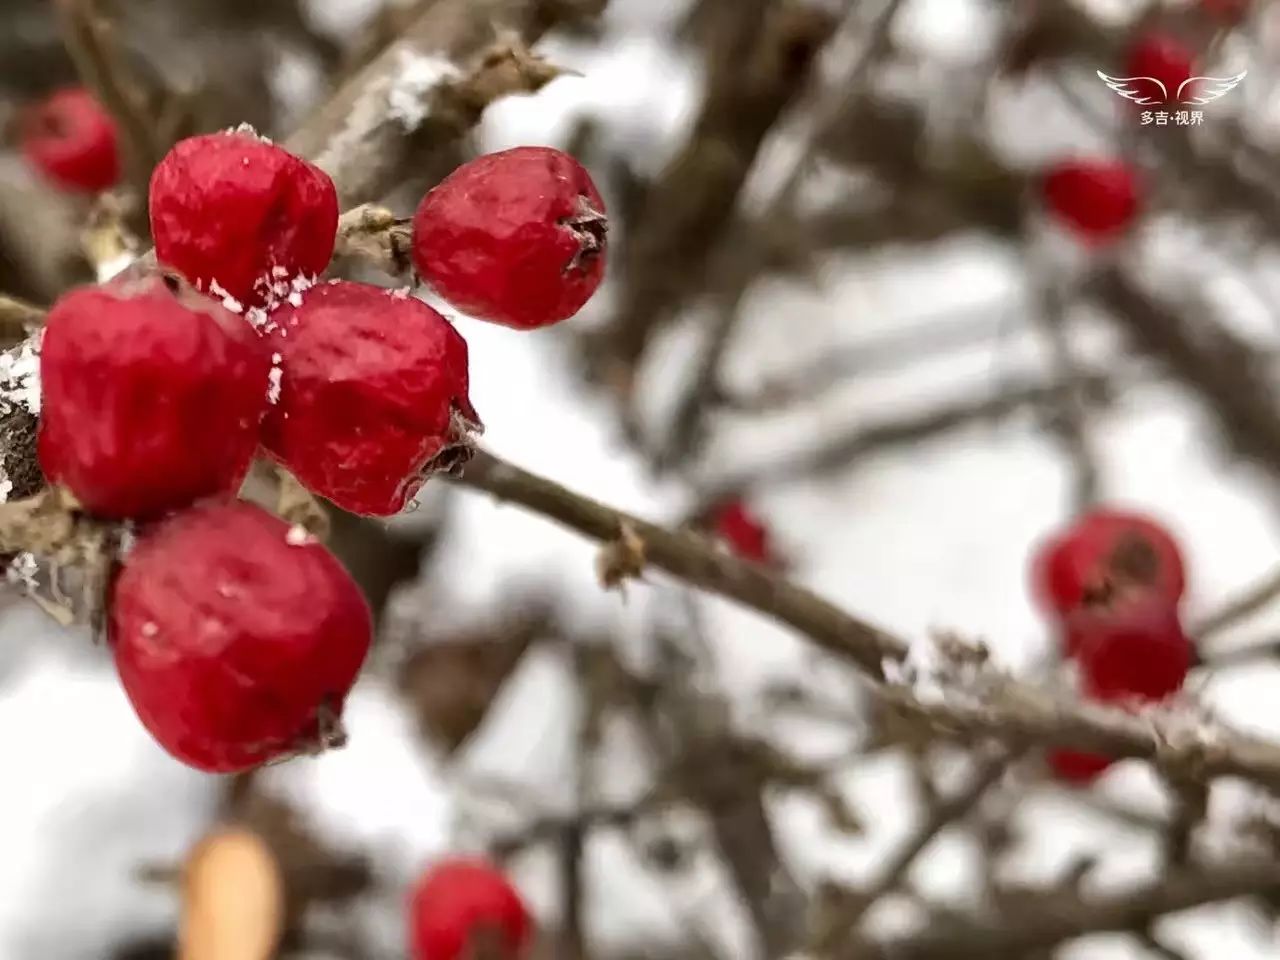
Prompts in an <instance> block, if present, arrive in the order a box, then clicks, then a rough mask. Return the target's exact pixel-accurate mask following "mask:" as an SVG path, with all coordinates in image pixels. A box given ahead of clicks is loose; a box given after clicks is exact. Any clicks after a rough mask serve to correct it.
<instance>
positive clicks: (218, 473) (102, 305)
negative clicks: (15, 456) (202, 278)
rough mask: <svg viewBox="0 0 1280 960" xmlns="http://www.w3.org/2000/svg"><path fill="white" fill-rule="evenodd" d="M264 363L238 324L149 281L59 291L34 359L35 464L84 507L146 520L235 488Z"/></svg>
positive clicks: (258, 403) (256, 419) (253, 442)
mask: <svg viewBox="0 0 1280 960" xmlns="http://www.w3.org/2000/svg"><path fill="white" fill-rule="evenodd" d="M269 371H270V358H269V355H268V353H267V351H266V348H265V345H264V344H263V343H262V342H261V340H260V339H259V338H258V336H257V335H256V334H255V333H254V332H253V330H252V329H251V328H250V327H249V326H248V325H247V324H246V323H245V322H244V320H243V319H242V318H240V317H237V316H235V315H234V314H232V313H229V312H228V311H226V310H224V309H223V308H222V307H221V306H220V305H219V304H217V303H214V302H213V301H211V300H209V299H208V298H207V297H202V296H200V295H199V294H197V293H196V292H195V291H194V290H192V289H191V288H190V287H188V286H185V285H183V284H181V283H180V282H179V281H178V280H177V279H176V278H168V279H166V278H163V277H161V276H158V275H152V276H149V277H145V278H143V279H141V280H130V281H124V282H120V283H116V284H110V285H107V286H102V287H86V288H83V289H80V290H75V291H73V292H71V293H68V294H67V295H66V296H64V297H63V298H62V299H60V300H59V301H58V302H57V303H56V304H55V305H54V307H53V309H52V310H50V311H49V317H48V322H47V324H46V327H45V333H44V342H43V346H42V348H41V353H40V379H41V395H42V399H41V407H42V410H41V418H40V435H39V454H40V466H41V468H42V469H43V470H44V473H45V475H46V476H47V477H48V478H49V479H50V480H53V481H55V482H58V483H61V484H63V485H65V486H66V487H67V488H68V489H70V490H71V492H72V493H73V494H75V496H76V497H77V499H79V500H80V502H81V503H83V504H84V506H85V507H86V508H87V509H89V510H90V511H92V512H94V513H97V514H100V515H103V516H110V517H154V516H157V515H159V514H162V513H165V512H167V511H169V510H174V509H176V508H178V507H183V506H186V505H187V504H189V503H191V502H192V501H194V500H196V499H199V498H201V497H206V496H210V495H212V494H218V493H224V492H228V491H234V490H235V489H236V488H237V487H238V486H239V484H240V481H241V480H242V479H243V478H244V475H245V472H246V471H247V470H248V467H249V462H250V460H251V459H252V458H253V453H254V450H255V449H256V447H257V441H258V430H259V425H260V423H261V421H262V415H263V413H264V411H265V410H266V406H267V386H268V382H267V378H268V373H269Z"/></svg>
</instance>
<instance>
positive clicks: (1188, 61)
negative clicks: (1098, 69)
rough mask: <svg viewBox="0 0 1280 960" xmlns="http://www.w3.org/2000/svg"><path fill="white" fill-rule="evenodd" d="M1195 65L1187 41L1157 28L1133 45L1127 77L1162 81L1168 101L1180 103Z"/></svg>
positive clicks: (1126, 67)
mask: <svg viewBox="0 0 1280 960" xmlns="http://www.w3.org/2000/svg"><path fill="white" fill-rule="evenodd" d="M1195 65H1196V57H1195V54H1194V53H1192V52H1191V50H1190V49H1189V48H1188V47H1187V45H1186V44H1185V43H1183V42H1182V41H1181V40H1179V39H1178V38H1177V37H1175V36H1173V35H1172V34H1169V33H1164V32H1162V31H1158V30H1153V31H1151V32H1150V33H1144V34H1142V35H1141V36H1139V37H1137V38H1136V39H1135V40H1134V41H1133V43H1132V44H1131V45H1130V46H1129V49H1128V51H1127V52H1126V54H1125V60H1124V70H1125V72H1124V76H1125V77H1126V78H1128V77H1151V78H1152V79H1154V80H1159V81H1160V83H1161V84H1162V85H1163V86H1164V90H1165V101H1166V102H1167V103H1175V104H1176V103H1178V102H1180V101H1181V100H1183V99H1185V96H1179V91H1180V88H1181V86H1182V84H1183V82H1185V81H1186V80H1188V79H1190V78H1191V77H1192V76H1194V75H1195V69H1196V66H1195ZM1183 93H1184V94H1185V91H1183ZM1144 109H1152V108H1151V107H1150V106H1148V107H1145V108H1144Z"/></svg>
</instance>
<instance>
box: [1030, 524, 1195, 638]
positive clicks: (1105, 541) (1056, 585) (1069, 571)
mask: <svg viewBox="0 0 1280 960" xmlns="http://www.w3.org/2000/svg"><path fill="white" fill-rule="evenodd" d="M1032 578H1033V586H1034V592H1035V595H1036V598H1037V599H1038V600H1039V602H1040V603H1041V605H1042V606H1044V607H1045V609H1047V610H1048V611H1050V612H1051V613H1053V614H1055V615H1058V616H1065V615H1067V614H1070V613H1072V612H1073V611H1076V610H1079V609H1081V608H1083V607H1090V608H1107V607H1115V606H1117V605H1118V604H1120V602H1121V601H1122V600H1124V599H1126V598H1133V597H1135V596H1154V597H1157V598H1160V599H1162V600H1163V601H1164V602H1165V604H1166V605H1168V606H1170V607H1173V606H1176V605H1177V603H1178V601H1179V600H1180V599H1181V598H1182V595H1183V592H1184V591H1185V589H1186V572H1185V566H1184V562H1183V558H1182V551H1181V549H1180V548H1179V547H1178V542H1177V541H1176V540H1175V539H1174V537H1173V535H1172V534H1170V533H1169V531H1168V530H1166V529H1165V528H1164V527H1163V526H1161V525H1160V524H1159V523H1157V522H1156V521H1155V520H1153V519H1151V518H1150V517H1144V516H1142V515H1140V514H1136V513H1130V512H1126V511H1122V510H1104V509H1100V510H1094V511H1091V512H1089V513H1087V514H1084V515H1083V516H1081V517H1080V518H1079V519H1077V520H1076V521H1075V522H1074V523H1073V524H1072V525H1071V526H1070V527H1069V528H1067V529H1066V530H1064V531H1062V532H1060V533H1059V534H1057V535H1056V536H1054V537H1053V538H1052V539H1050V540H1049V541H1048V542H1047V543H1045V544H1044V545H1043V546H1042V547H1041V548H1040V549H1039V551H1038V552H1037V553H1036V556H1035V558H1034V560H1033V564H1032Z"/></svg>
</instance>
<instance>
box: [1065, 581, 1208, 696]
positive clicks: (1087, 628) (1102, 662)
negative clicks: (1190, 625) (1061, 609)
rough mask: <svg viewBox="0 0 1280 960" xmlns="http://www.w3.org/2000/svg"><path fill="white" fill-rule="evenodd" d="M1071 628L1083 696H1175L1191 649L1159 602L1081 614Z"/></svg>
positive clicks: (1173, 612)
mask: <svg viewBox="0 0 1280 960" xmlns="http://www.w3.org/2000/svg"><path fill="white" fill-rule="evenodd" d="M1074 620H1075V622H1074V623H1073V624H1072V629H1073V632H1074V633H1075V636H1076V637H1077V644H1078V646H1077V656H1078V658H1079V661H1080V670H1081V676H1082V682H1083V686H1084V690H1085V694H1086V696H1088V697H1089V698H1091V699H1094V700H1100V701H1103V702H1117V701H1119V702H1123V701H1131V700H1140V701H1157V700H1163V699H1165V698H1166V697H1168V696H1170V695H1172V694H1174V693H1176V692H1177V691H1178V690H1179V689H1181V688H1182V684H1183V681H1185V680H1186V678H1187V673H1188V672H1189V671H1190V669H1191V664H1192V661H1193V659H1194V657H1193V647H1192V644H1191V641H1190V639H1188V637H1187V635H1186V633H1184V632H1183V629H1182V624H1181V623H1180V622H1179V619H1178V613H1177V610H1176V609H1174V608H1173V607H1171V606H1169V605H1167V603H1166V602H1165V601H1164V599H1163V598H1159V597H1156V598H1151V599H1147V600H1143V601H1139V602H1137V603H1135V604H1134V605H1132V606H1131V607H1129V608H1126V609H1124V610H1120V611H1115V610H1109V611H1104V612H1097V611H1089V610H1085V611H1082V612H1080V613H1078V614H1076V615H1075V617H1074Z"/></svg>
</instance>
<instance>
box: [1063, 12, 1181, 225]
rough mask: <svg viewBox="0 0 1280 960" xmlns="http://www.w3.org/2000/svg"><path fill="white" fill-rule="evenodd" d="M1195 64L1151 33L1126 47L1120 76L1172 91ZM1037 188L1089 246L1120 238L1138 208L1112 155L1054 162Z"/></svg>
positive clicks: (1121, 163)
mask: <svg viewBox="0 0 1280 960" xmlns="http://www.w3.org/2000/svg"><path fill="white" fill-rule="evenodd" d="M1195 68H1196V58H1195V54H1194V53H1192V51H1191V50H1190V48H1188V47H1187V45H1186V44H1185V43H1183V42H1182V40H1180V39H1179V38H1178V37H1175V36H1173V35H1172V34H1168V33H1165V32H1162V31H1152V32H1149V33H1145V34H1143V35H1142V36H1140V37H1139V38H1138V39H1137V40H1136V41H1134V43H1133V44H1131V45H1130V47H1129V49H1128V52H1127V54H1126V56H1125V59H1124V73H1123V75H1124V76H1125V77H1151V78H1154V79H1156V80H1159V81H1160V82H1161V83H1162V84H1163V85H1164V89H1165V90H1167V91H1169V93H1170V94H1173V93H1174V92H1176V91H1177V90H1178V89H1179V88H1180V87H1181V85H1182V83H1183V81H1185V80H1187V79H1189V78H1190V77H1192V76H1194V75H1195ZM1123 102H1124V103H1125V104H1127V105H1128V106H1130V107H1133V106H1135V104H1134V103H1132V102H1130V101H1123ZM1140 109H1148V110H1149V109H1152V107H1141V108H1140ZM1040 191H1041V198H1042V200H1043V202H1044V205H1045V208H1046V209H1047V210H1048V211H1049V212H1050V214H1052V216H1053V217H1054V218H1055V219H1057V220H1058V221H1059V222H1060V223H1061V224H1062V225H1063V226H1064V227H1066V228H1067V229H1068V230H1069V231H1070V232H1071V233H1072V234H1073V235H1074V236H1075V237H1077V238H1078V239H1079V240H1080V241H1081V242H1083V243H1085V244H1088V245H1089V246H1104V245H1106V244H1109V243H1112V242H1114V241H1115V240H1116V239H1118V238H1119V237H1121V236H1123V235H1124V233H1125V231H1126V230H1128V229H1129V227H1130V226H1132V224H1133V222H1134V221H1135V219H1136V218H1137V216H1138V213H1139V211H1140V210H1141V207H1142V202H1143V193H1144V190H1143V183H1142V178H1141V176H1140V175H1139V173H1138V171H1137V170H1136V169H1135V168H1134V166H1133V164H1132V163H1130V162H1129V161H1127V160H1123V159H1120V158H1116V157H1074V158H1072V159H1069V160H1062V161H1059V162H1057V163H1055V164H1053V165H1052V166H1050V167H1049V169H1048V170H1046V171H1045V173H1044V175H1043V177H1042V179H1041V183H1040Z"/></svg>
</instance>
